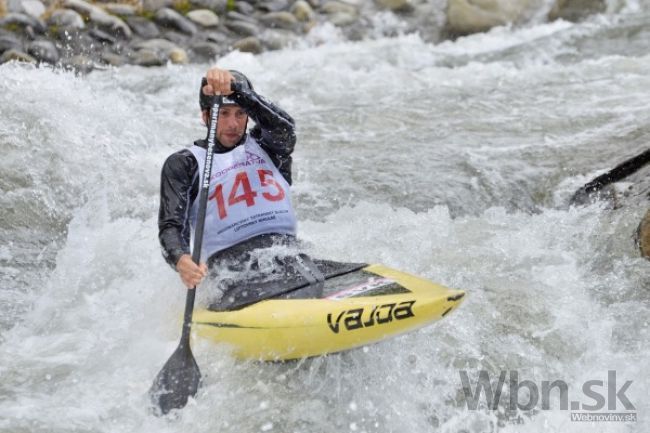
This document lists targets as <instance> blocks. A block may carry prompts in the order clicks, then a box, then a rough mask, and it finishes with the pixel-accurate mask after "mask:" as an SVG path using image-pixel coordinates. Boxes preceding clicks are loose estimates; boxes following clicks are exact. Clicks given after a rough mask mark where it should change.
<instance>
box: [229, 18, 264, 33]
mask: <svg viewBox="0 0 650 433" xmlns="http://www.w3.org/2000/svg"><path fill="white" fill-rule="evenodd" d="M226 28H227V29H228V30H230V31H232V32H233V33H236V34H238V35H241V36H255V35H257V34H259V32H260V30H259V27H257V25H255V24H252V23H249V22H246V21H228V22H226Z"/></svg>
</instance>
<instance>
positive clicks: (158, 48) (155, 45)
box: [133, 39, 178, 56]
mask: <svg viewBox="0 0 650 433" xmlns="http://www.w3.org/2000/svg"><path fill="white" fill-rule="evenodd" d="M133 48H135V49H136V50H139V51H142V50H148V51H154V52H157V53H163V54H164V55H165V56H168V55H169V53H171V52H172V51H173V50H175V49H177V48H178V46H177V45H176V44H175V43H173V42H170V41H168V40H166V39H149V40H147V41H141V42H137V43H135V44H133Z"/></svg>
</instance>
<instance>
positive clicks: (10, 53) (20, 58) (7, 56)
mask: <svg viewBox="0 0 650 433" xmlns="http://www.w3.org/2000/svg"><path fill="white" fill-rule="evenodd" d="M12 60H13V61H16V62H24V63H36V59H35V58H33V57H32V56H30V55H29V54H25V53H23V52H22V51H19V50H13V49H12V50H7V51H5V52H4V53H3V54H2V56H0V63H7V62H11V61H12Z"/></svg>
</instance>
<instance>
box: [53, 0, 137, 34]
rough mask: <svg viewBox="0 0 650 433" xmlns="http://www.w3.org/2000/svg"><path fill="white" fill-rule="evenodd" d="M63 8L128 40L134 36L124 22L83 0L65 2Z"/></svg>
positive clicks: (66, 0)
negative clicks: (73, 11)
mask: <svg viewBox="0 0 650 433" xmlns="http://www.w3.org/2000/svg"><path fill="white" fill-rule="evenodd" d="M63 6H65V7H66V8H68V9H72V10H75V11H77V12H78V13H79V14H81V16H83V17H84V18H86V19H87V20H89V21H92V22H93V23H94V24H95V25H97V26H99V27H102V28H105V29H108V30H111V31H114V32H116V33H118V34H120V35H121V36H123V37H125V38H127V39H130V38H131V37H132V36H133V32H132V31H131V29H130V28H129V26H127V25H126V23H125V22H124V21H122V20H121V19H120V18H118V17H116V16H113V15H111V14H109V13H108V12H106V11H104V10H103V9H101V8H99V7H97V6H95V5H92V4H90V3H87V2H85V1H83V0H63Z"/></svg>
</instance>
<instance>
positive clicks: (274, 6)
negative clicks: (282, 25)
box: [257, 0, 289, 12]
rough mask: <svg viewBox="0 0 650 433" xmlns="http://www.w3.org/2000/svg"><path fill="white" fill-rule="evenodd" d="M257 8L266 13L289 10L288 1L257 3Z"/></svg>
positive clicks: (273, 0)
mask: <svg viewBox="0 0 650 433" xmlns="http://www.w3.org/2000/svg"><path fill="white" fill-rule="evenodd" d="M257 8H258V9H259V10H261V11H266V12H279V11H284V10H287V9H289V2H288V0H269V1H263V2H259V4H258V6H257Z"/></svg>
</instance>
